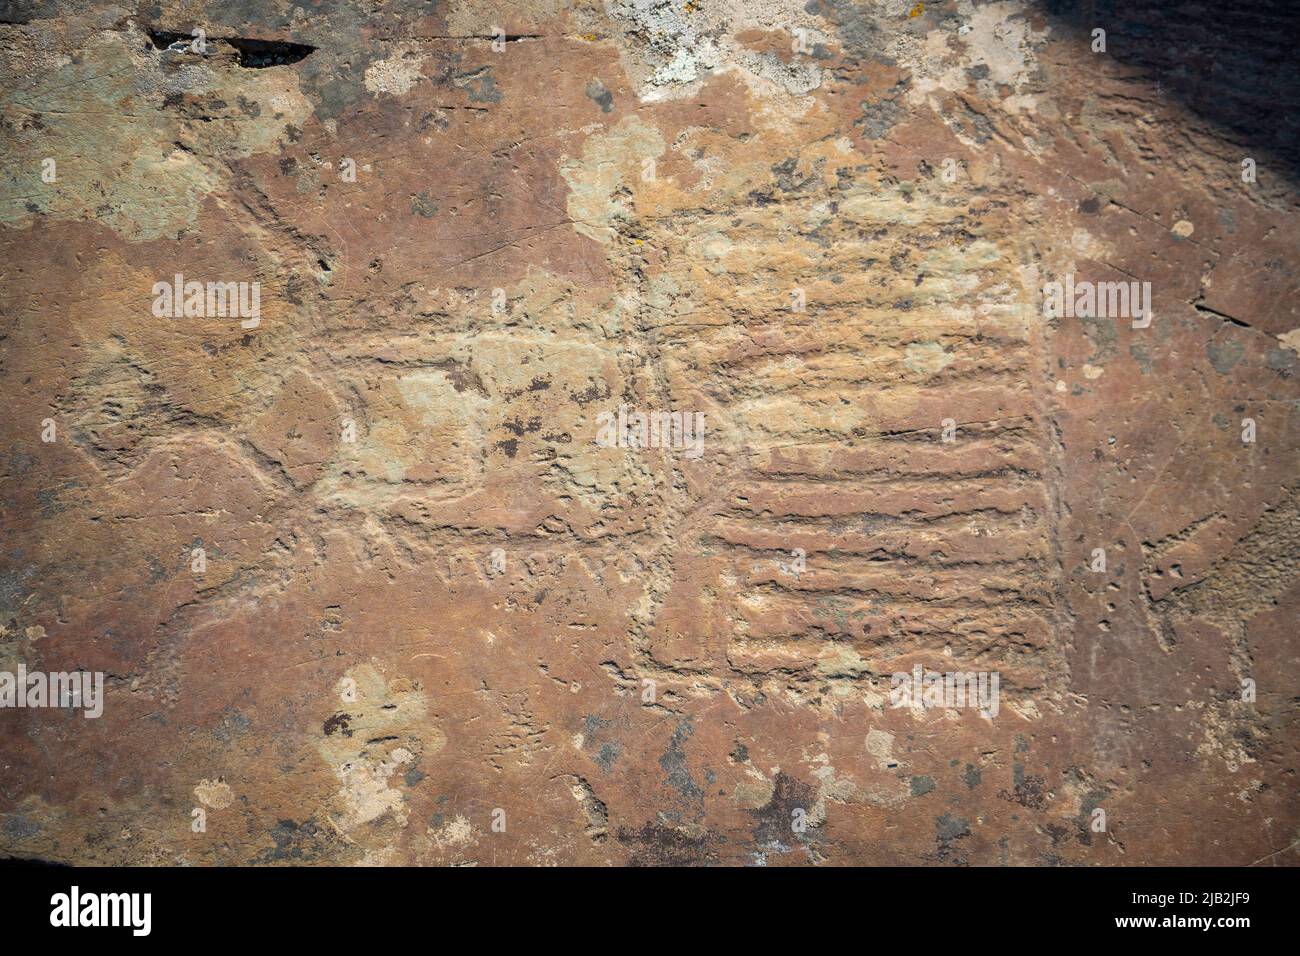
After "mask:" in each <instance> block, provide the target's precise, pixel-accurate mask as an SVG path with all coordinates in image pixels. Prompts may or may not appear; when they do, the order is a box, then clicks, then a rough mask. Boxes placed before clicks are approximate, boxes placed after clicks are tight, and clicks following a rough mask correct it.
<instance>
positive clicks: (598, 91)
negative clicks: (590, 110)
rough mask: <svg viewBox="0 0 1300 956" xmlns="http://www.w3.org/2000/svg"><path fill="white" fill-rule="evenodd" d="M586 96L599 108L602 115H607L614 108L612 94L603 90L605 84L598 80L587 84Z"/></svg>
mask: <svg viewBox="0 0 1300 956" xmlns="http://www.w3.org/2000/svg"><path fill="white" fill-rule="evenodd" d="M587 96H588V97H589V98H590V99H591V100H592V101H593V102H594V103H595V104H596V105H597V106H599V107H600V111H601V112H602V113H608V112H609V111H610V110H612V109H613V108H614V94H613V93H611V92H610V91H609V90H607V89H605V84H604V83H602V82H600V80H592V81H591V82H590V83H588V84H587Z"/></svg>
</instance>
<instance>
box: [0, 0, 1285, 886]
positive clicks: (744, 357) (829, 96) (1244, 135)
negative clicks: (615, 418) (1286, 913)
mask: <svg viewBox="0 0 1300 956" xmlns="http://www.w3.org/2000/svg"><path fill="white" fill-rule="evenodd" d="M1087 6H1088V8H1087V9H1085V10H1083V11H1074V10H1073V9H1072V7H1069V6H1067V5H1063V4H1059V3H1051V4H1041V5H1040V4H1034V3H1026V2H1022V0H1000V2H992V3H975V2H972V0H944V2H936V3H931V2H925V3H924V4H921V3H916V4H910V3H901V2H893V0H890V2H875V0H873V2H869V3H851V2H849V0H811V2H804V0H800V2H789V0H727V2H715V0H693V2H691V3H680V2H672V3H669V2H664V0H607V2H604V3H600V2H596V0H586V2H578V3H560V2H558V0H537V2H531V3H526V4H520V3H513V2H505V0H501V2H438V3H408V2H395V3H385V4H376V3H368V2H362V0H323V2H318V3H306V2H303V3H291V2H288V0H269V2H265V3H248V2H243V0H229V2H210V3H203V2H198V0H196V2H187V3H175V2H158V3H142V4H129V3H127V4H121V5H110V4H107V3H87V2H78V0H73V2H69V3H58V4H56V3H53V2H44V0H31V2H16V3H13V2H11V3H5V4H2V5H0V10H2V11H3V15H0V21H3V22H2V24H0V53H2V55H3V61H2V62H0V70H3V82H2V84H0V85H2V87H3V128H2V129H0V136H3V148H4V155H5V163H4V187H3V195H2V196H0V270H2V274H3V291H2V296H3V299H2V303H3V309H2V325H0V392H2V393H3V395H4V399H5V405H6V409H5V413H4V415H3V416H2V417H0V460H2V462H3V464H2V465H0V509H2V517H0V669H3V670H10V671H13V670H15V669H16V668H17V666H18V665H19V663H23V664H25V665H26V666H27V667H28V668H29V669H33V670H36V669H40V670H44V671H60V670H63V671H72V670H87V671H101V672H103V673H104V674H105V675H106V680H107V684H106V703H105V712H104V715H103V717H101V718H99V719H97V720H87V719H84V718H83V717H82V716H81V715H80V713H78V712H77V711H75V710H60V709H47V710H32V709H22V710H19V709H6V710H0V820H2V821H3V824H2V826H0V851H2V852H3V853H4V854H6V855H12V856H19V857H33V858H46V859H50V860H59V861H69V862H80V863H96V864H105V863H156V864H186V863H188V864H210V863H240V864H246V863H256V864H274V863H317V864H359V863H394V864H417V863H418V864H470V863H478V864H638V865H639V864H752V863H759V864H768V865H789V864H809V863H826V864H848V863H859V864H897V863H908V864H942V865H954V864H955V865H963V864H1085V865H1106V864H1192V863H1200V864H1250V863H1260V864H1270V865H1286V864H1289V865H1294V864H1295V863H1297V862H1300V853H1298V851H1297V840H1298V839H1300V806H1298V804H1297V787H1296V759H1297V745H1298V744H1300V728H1298V727H1297V711H1296V702H1297V699H1298V698H1300V661H1298V658H1300V649H1298V648H1297V643H1296V620H1297V607H1298V606H1300V496H1298V495H1300V492H1298V490H1297V481H1298V480H1300V479H1298V474H1297V464H1298V462H1297V449H1298V448H1300V443H1298V442H1297V437H1298V436H1297V420H1296V411H1297V400H1298V399H1300V392H1298V391H1297V387H1296V377H1295V373H1296V367H1297V349H1298V348H1300V314H1297V310H1298V307H1297V302H1300V279H1298V278H1297V255H1296V249H1297V240H1298V239H1300V218H1297V216H1296V212H1297V203H1298V201H1300V192H1298V191H1297V190H1298V187H1297V183H1298V182H1300V178H1298V177H1300V162H1298V161H1297V142H1298V141H1300V137H1297V135H1296V133H1297V130H1296V116H1297V115H1300V114H1298V112H1297V109H1296V107H1297V103H1296V102H1295V101H1296V98H1297V93H1298V91H1300V81H1298V80H1297V66H1296V64H1297V58H1296V53H1295V44H1294V37H1295V36H1296V35H1297V28H1298V27H1300V23H1297V16H1296V14H1295V12H1294V7H1293V6H1292V5H1290V4H1289V3H1287V2H1284V0H1278V2H1265V3H1263V4H1253V5H1251V6H1250V7H1249V8H1247V9H1240V8H1233V9H1231V10H1223V11H1220V10H1218V9H1217V8H1216V7H1215V6H1214V5H1207V6H1204V7H1193V8H1190V9H1188V10H1185V11H1180V12H1179V14H1178V15H1177V16H1176V17H1171V16H1170V15H1169V14H1168V13H1167V12H1162V10H1161V6H1163V5H1161V6H1157V5H1154V4H1147V3H1136V4H1125V5H1123V7H1122V8H1121V6H1120V5H1118V4H1110V3H1098V4H1092V5H1087ZM195 27H202V28H203V29H204V30H205V31H206V35H207V37H208V45H207V50H206V53H205V54H202V55H200V54H198V53H195V52H193V51H190V50H186V49H184V48H183V45H184V41H185V40H186V39H187V38H188V37H189V36H190V32H191V30H192V29H194V28H195ZM497 27H500V28H501V29H502V30H503V31H504V33H505V34H506V36H505V40H504V43H503V44H501V46H502V47H503V48H502V49H500V50H494V49H493V46H492V42H491V41H492V38H493V36H494V34H495V30H496V28H497ZM1093 27H1102V28H1104V29H1106V30H1107V47H1108V48H1107V52H1105V53H1094V52H1092V51H1091V49H1090V43H1091V39H1090V33H1091V30H1092V28H1093ZM797 39H798V40H802V41H804V42H803V44H802V49H803V50H805V51H806V52H798V53H796V52H794V50H793V44H794V42H795V41H796V40H797ZM257 41H262V42H257ZM268 41H269V42H268ZM47 157H48V158H53V159H54V160H55V161H56V165H57V180H56V181H55V182H52V183H50V182H45V181H44V180H43V179H42V176H41V173H42V160H43V159H45V158H47ZM1245 157H1251V158H1253V159H1254V160H1255V161H1256V163H1257V174H1258V176H1257V180H1256V181H1255V182H1253V183H1245V182H1243V181H1242V176H1241V161H1242V159H1243V158H1245ZM346 160H351V161H353V162H354V163H355V169H356V176H355V181H351V180H350V179H349V178H348V177H347V176H346V175H344V172H345V169H346V166H347V164H346V162H345V161H346ZM647 160H652V161H653V166H654V168H653V170H652V171H651V170H649V169H648V167H647V165H646V161H647ZM945 161H951V162H945ZM651 172H653V175H650V173H651ZM945 173H947V174H950V175H947V176H946V175H945ZM949 179H951V181H949ZM176 273H183V274H184V275H185V276H186V277H187V278H189V279H198V280H200V281H209V280H210V281H223V282H225V281H232V282H234V281H250V282H251V281H257V282H259V283H260V289H261V316H260V324H258V325H257V326H256V327H254V328H244V327H241V324H240V322H239V320H238V319H237V318H231V317H191V318H170V317H167V318H161V319H159V318H155V316H154V315H153V313H152V310H151V306H152V303H153V297H154V296H153V291H152V290H153V286H154V284H155V283H156V282H159V281H166V280H170V278H171V277H172V276H173V275H174V274H176ZM1068 273H1072V274H1074V275H1075V276H1076V278H1078V279H1080V280H1089V281H1095V282H1110V281H1127V280H1128V279H1130V278H1133V279H1136V280H1142V281H1149V282H1150V283H1151V286H1152V290H1153V293H1152V294H1153V300H1154V318H1153V321H1152V322H1151V325H1150V327H1148V328H1145V329H1141V328H1133V327H1131V323H1130V322H1129V321H1128V320H1127V319H1123V318H1094V319H1087V318H1064V317H1062V318H1045V317H1044V315H1043V309H1042V303H1043V292H1042V287H1043V285H1044V283H1045V282H1047V281H1050V280H1052V279H1059V278H1060V277H1062V276H1064V275H1066V274H1068ZM495 289H500V290H503V295H504V300H503V301H502V300H501V299H500V298H498V300H497V301H496V302H494V298H493V290H495ZM799 289H801V290H803V293H804V296H805V300H806V309H805V310H804V311H796V310H794V309H793V308H792V301H793V300H792V293H793V291H794V290H799ZM620 404H626V405H627V406H628V407H629V408H632V409H654V410H690V411H699V412H702V413H703V414H704V416H705V421H706V423H707V425H706V432H705V439H704V445H703V454H702V455H700V456H699V457H692V456H691V455H689V454H685V453H683V452H681V451H676V450H665V449H625V448H607V447H601V446H600V445H598V444H597V442H596V440H595V439H596V437H597V433H598V418H597V416H598V415H600V414H601V413H602V412H610V411H615V410H617V407H618V406H619V405H620ZM1245 418H1250V419H1253V420H1254V421H1255V423H1256V427H1257V438H1256V441H1255V442H1253V443H1245V442H1243V441H1242V439H1241V432H1242V424H1241V423H1242V420H1243V419H1245ZM47 419H48V420H52V422H53V423H54V425H55V428H56V436H57V437H56V440H55V441H53V442H44V441H42V430H43V427H44V424H43V423H45V421H46V420H47ZM945 419H951V420H952V422H953V425H954V427H955V441H952V442H945V441H943V440H942V438H943V424H942V423H943V422H944V420H945ZM352 438H354V440H349V439H352ZM196 548H202V549H203V550H204V553H205V555H206V568H205V570H204V571H203V572H202V573H201V574H200V573H195V571H194V570H193V564H192V554H193V552H194V549H196ZM1096 548H1104V549H1106V553H1107V570H1106V571H1105V572H1104V573H1099V572H1094V571H1091V570H1090V562H1091V560H1092V552H1093V550H1094V549H1096ZM797 549H802V552H801V553H802V554H803V555H804V561H805V562H806V563H805V564H804V565H799V566H796V564H795V563H794V562H795V561H796V554H797V553H800V552H798V551H797ZM800 568H802V570H800ZM914 665H921V666H922V667H924V668H929V669H933V670H940V671H946V670H954V669H960V670H977V671H996V672H998V673H999V674H1000V676H1001V708H1000V710H999V712H998V713H997V715H996V716H995V717H993V718H991V719H990V718H988V717H985V716H982V715H981V714H979V713H978V712H977V711H975V710H972V709H950V710H945V709H942V708H933V709H925V708H915V709H914V708H895V707H893V706H891V703H890V698H889V692H890V688H891V681H890V675H891V674H893V673H895V672H900V671H908V670H910V669H911V668H912V667H913V666H914ZM1245 678H1250V679H1253V680H1254V681H1255V682H1256V685H1257V697H1256V699H1254V700H1253V701H1251V700H1243V699H1242V681H1243V679H1245ZM647 680H649V681H653V682H654V684H653V687H654V697H653V700H650V699H647V690H648V685H647V684H646V683H645V682H646V681H647ZM195 808H202V809H203V810H204V812H205V813H206V829H205V830H204V831H202V832H195V830H194V827H193V826H192V814H193V811H194V809H195ZM1099 808H1100V809H1102V810H1104V811H1105V815H1106V822H1107V825H1106V829H1105V831H1104V832H1097V831H1095V830H1094V829H1093V826H1092V821H1093V819H1094V811H1095V810H1097V809H1099ZM497 809H500V810H503V811H504V819H505V821H506V826H505V830H504V832H497V831H496V830H494V829H493V819H494V817H493V813H494V810H497ZM799 811H802V813H799ZM499 816H500V815H498V817H499ZM796 816H802V817H803V818H804V819H805V820H806V823H807V826H806V827H805V828H803V829H802V830H800V829H797V828H796V827H795V826H794V825H793V824H792V820H793V819H794V818H795V817H796Z"/></svg>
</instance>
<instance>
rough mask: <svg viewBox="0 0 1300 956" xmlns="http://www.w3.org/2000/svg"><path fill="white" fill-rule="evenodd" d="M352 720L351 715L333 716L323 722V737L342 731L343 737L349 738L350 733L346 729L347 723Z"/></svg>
mask: <svg viewBox="0 0 1300 956" xmlns="http://www.w3.org/2000/svg"><path fill="white" fill-rule="evenodd" d="M351 719H352V715H351V714H335V715H334V716H333V717H330V718H329V719H328V720H326V721H325V726H324V730H325V736H326V737H328V736H330V735H331V734H333V733H335V732H336V731H340V730H341V731H342V732H343V736H344V737H351V736H352V731H351V730H349V729H348V721H349V720H351Z"/></svg>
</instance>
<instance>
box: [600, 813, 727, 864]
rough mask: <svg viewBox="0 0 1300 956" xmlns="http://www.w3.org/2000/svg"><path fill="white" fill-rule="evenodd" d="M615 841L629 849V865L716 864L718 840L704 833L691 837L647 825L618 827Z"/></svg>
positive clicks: (663, 827) (655, 824)
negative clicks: (638, 827) (632, 827)
mask: <svg viewBox="0 0 1300 956" xmlns="http://www.w3.org/2000/svg"><path fill="white" fill-rule="evenodd" d="M616 838H617V839H618V842H619V843H621V844H623V845H624V846H625V847H628V849H629V850H630V852H631V855H630V856H629V858H628V864H629V865H630V866H707V865H709V864H711V863H716V862H717V861H718V855H717V850H716V849H715V847H716V845H717V843H718V838H717V837H716V836H714V835H713V834H711V833H707V832H706V833H701V834H698V835H691V834H689V833H685V832H683V831H681V830H676V829H674V828H672V827H667V826H664V825H663V824H661V823H647V824H645V825H644V826H642V827H641V829H639V830H632V829H629V828H627V827H619V829H618V833H617V835H616Z"/></svg>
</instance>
